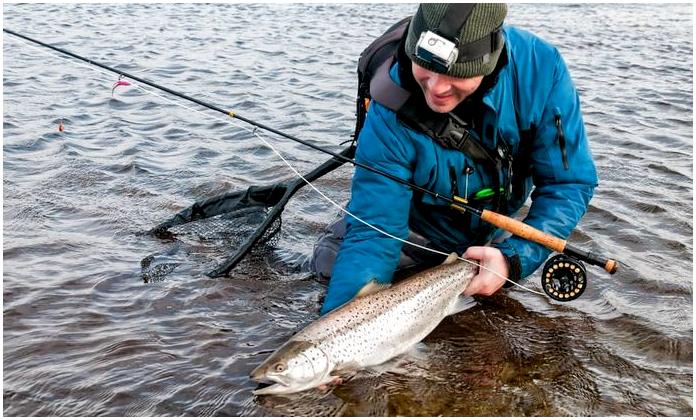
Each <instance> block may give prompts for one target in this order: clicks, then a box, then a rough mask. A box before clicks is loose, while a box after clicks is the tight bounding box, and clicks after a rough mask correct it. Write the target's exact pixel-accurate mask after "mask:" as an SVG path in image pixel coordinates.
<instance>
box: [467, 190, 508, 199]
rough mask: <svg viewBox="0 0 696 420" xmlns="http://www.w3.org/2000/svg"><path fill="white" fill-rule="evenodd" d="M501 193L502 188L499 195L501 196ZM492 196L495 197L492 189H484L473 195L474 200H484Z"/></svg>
mask: <svg viewBox="0 0 696 420" xmlns="http://www.w3.org/2000/svg"><path fill="white" fill-rule="evenodd" d="M503 191H504V189H503V187H500V194H502V193H503ZM493 195H495V192H494V191H493V188H484V189H482V190H480V191H478V192H477V193H476V194H474V200H485V199H486V198H489V197H493Z"/></svg>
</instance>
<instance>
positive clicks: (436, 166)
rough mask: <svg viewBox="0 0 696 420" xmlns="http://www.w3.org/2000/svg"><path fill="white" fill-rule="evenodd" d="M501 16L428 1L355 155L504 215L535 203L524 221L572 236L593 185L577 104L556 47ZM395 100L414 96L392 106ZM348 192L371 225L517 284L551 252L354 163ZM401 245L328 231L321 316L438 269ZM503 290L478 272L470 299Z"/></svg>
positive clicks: (341, 226)
mask: <svg viewBox="0 0 696 420" xmlns="http://www.w3.org/2000/svg"><path fill="white" fill-rule="evenodd" d="M506 14H507V6H506V5H504V4H476V5H469V4H452V5H449V4H422V5H420V6H419V8H418V10H417V12H416V14H415V15H414V16H413V18H412V19H411V21H410V23H409V26H408V30H407V34H406V36H404V37H403V38H402V41H401V45H400V47H399V50H398V52H397V54H396V57H395V60H394V64H393V65H391V67H385V70H384V71H385V72H386V71H387V70H386V69H388V76H389V77H388V78H386V80H387V82H386V83H382V85H383V86H382V87H383V88H384V89H382V90H385V89H386V91H387V92H388V94H386V95H382V96H381V97H377V96H375V95H373V101H372V104H371V105H370V108H369V111H368V113H367V117H366V120H365V124H364V127H363V128H362V130H361V132H360V136H359V139H358V148H357V152H356V159H357V161H359V162H361V163H364V164H366V165H368V166H372V167H374V168H376V169H379V170H381V171H384V172H388V173H390V174H392V175H395V176H397V177H400V178H402V179H404V180H407V181H410V182H412V183H414V184H416V185H419V186H422V187H423V188H425V189H428V190H431V191H434V192H437V193H439V194H443V195H447V196H453V195H456V196H459V197H463V198H466V199H467V200H468V202H469V205H472V206H475V207H479V208H487V209H491V210H493V211H496V212H500V213H503V214H506V215H514V214H515V213H516V212H517V211H518V210H519V209H520V208H521V207H522V205H523V204H524V202H525V200H526V199H527V198H528V197H529V196H530V195H531V197H532V205H531V207H530V209H529V212H528V214H527V216H526V218H525V219H524V222H525V223H527V224H529V225H531V226H534V227H536V228H537V229H540V230H542V231H544V232H547V233H550V234H552V235H555V236H558V237H562V238H565V237H567V236H568V235H569V234H570V232H571V231H572V229H573V228H574V227H575V226H576V224H577V223H578V221H579V220H580V218H581V217H582V215H583V214H584V213H585V211H586V210H587V206H588V203H589V201H590V199H591V197H592V193H593V190H594V187H595V186H596V185H597V175H596V170H595V167H594V163H593V161H592V156H591V152H590V149H589V145H588V142H587V138H586V136H585V130H584V126H583V121H582V115H581V111H580V101H579V97H578V94H577V92H576V90H575V87H574V85H573V83H572V81H571V78H570V75H569V73H568V70H567V68H566V65H565V63H564V61H563V59H562V58H561V56H560V54H559V53H558V51H557V50H556V49H555V48H554V47H552V46H551V45H549V44H548V43H546V42H545V41H543V40H541V39H540V38H538V37H536V36H534V35H533V34H530V33H528V32H525V31H523V30H520V29H517V28H514V27H511V26H508V25H503V22H504V19H505V16H506ZM375 77H377V76H375ZM378 90H379V89H378ZM399 92H401V93H403V94H404V98H407V99H405V100H401V101H400V102H399V101H395V100H394V98H395V97H398V96H399V95H400V94H399ZM393 102H398V103H393ZM532 187H534V188H533V192H532ZM351 193H352V195H351V200H350V203H349V208H348V209H349V211H351V212H352V213H353V214H354V215H355V216H357V217H359V218H361V219H362V220H364V221H366V222H368V223H370V224H372V225H374V226H377V227H379V228H380V229H382V230H384V231H386V232H388V233H390V234H393V235H395V236H396V237H399V238H407V237H408V238H409V239H411V240H415V241H417V242H419V243H422V244H426V245H427V246H428V247H430V248H434V249H437V250H440V251H444V252H452V251H455V252H457V253H459V254H461V253H463V256H464V258H468V259H474V260H480V263H481V264H482V265H483V266H485V267H487V268H489V269H490V270H492V271H494V272H497V273H499V274H501V275H502V276H504V277H508V278H510V279H511V280H515V281H516V280H519V279H522V278H524V277H526V276H529V275H530V274H532V272H533V271H534V270H536V269H537V268H538V267H539V266H540V265H541V264H542V263H543V262H544V260H545V259H546V258H547V257H548V254H549V250H547V249H546V248H544V247H543V246H542V245H538V244H535V243H532V242H529V241H527V240H524V239H522V238H519V237H515V236H512V237H507V238H505V237H503V236H502V235H501V234H502V232H500V231H496V230H495V228H494V227H492V226H490V225H488V224H487V223H485V222H482V221H481V220H480V219H478V218H477V217H476V216H472V215H471V214H470V213H468V212H467V213H463V214H462V213H459V212H458V211H456V210H453V209H451V208H450V207H449V206H447V205H446V203H443V202H442V201H439V200H438V199H436V198H434V197H431V196H429V195H425V194H419V193H416V192H414V191H413V190H412V189H410V188H409V187H407V186H405V185H403V184H400V183H397V182H394V181H393V180H390V179H388V178H386V177H383V176H380V175H378V174H375V173H373V172H370V171H367V170H365V169H362V168H359V167H358V168H356V170H355V174H354V176H353V183H352V191H351ZM344 230H345V232H344ZM402 245H403V243H402V242H400V241H397V240H394V239H392V238H389V237H386V236H385V235H383V234H381V233H379V232H377V231H376V230H374V229H372V228H370V227H368V226H366V225H364V224H363V223H361V222H359V221H357V220H355V219H354V218H353V217H350V216H346V217H345V218H344V219H341V220H339V221H338V222H337V223H334V224H333V225H332V226H330V228H329V230H328V231H327V233H326V234H325V235H324V236H323V237H322V238H321V239H320V240H319V242H318V243H317V245H316V246H315V252H314V256H313V260H312V266H313V268H314V270H315V271H316V273H317V274H318V275H319V276H320V277H325V278H328V277H330V282H329V286H328V291H327V295H326V298H325V301H324V305H323V307H322V312H323V313H325V312H328V311H330V310H332V309H334V308H336V307H337V306H340V305H342V304H343V303H345V302H347V301H348V300H350V299H352V298H353V297H355V296H356V294H357V293H358V292H359V291H360V290H361V289H362V288H363V287H364V286H365V285H366V284H368V283H369V282H371V281H373V280H374V281H377V282H378V283H388V282H390V281H391V280H392V277H393V275H394V272H395V270H396V269H397V268H401V267H405V266H409V265H414V264H416V265H418V264H424V265H433V264H437V263H438V262H440V261H441V259H440V260H438V258H439V256H438V255H437V254H433V253H430V254H428V253H425V252H423V251H418V250H417V249H414V248H413V247H408V246H403V247H402ZM339 246H340V249H339ZM402 248H403V249H402ZM337 251H338V252H337ZM402 251H403V252H402ZM336 252H337V255H336ZM334 260H335V262H334ZM504 284H505V279H504V278H502V277H500V276H497V275H495V274H493V273H492V272H491V271H489V270H483V269H480V270H479V274H478V275H477V276H476V277H475V278H474V279H473V280H472V282H471V283H470V284H469V286H468V287H467V288H466V290H463V291H462V292H463V293H465V294H468V295H475V294H480V295H491V294H493V293H495V292H496V291H498V290H499V289H500V288H501V287H502V286H503V285H504Z"/></svg>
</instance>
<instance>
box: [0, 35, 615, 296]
mask: <svg viewBox="0 0 696 420" xmlns="http://www.w3.org/2000/svg"><path fill="white" fill-rule="evenodd" d="M3 32H6V33H8V34H10V35H13V36H16V37H18V38H21V39H24V40H26V41H29V42H32V43H34V44H37V45H40V46H42V47H45V48H49V49H51V50H54V51H57V52H59V53H62V54H65V55H67V56H70V57H73V58H75V59H78V60H80V61H83V62H86V63H88V64H91V65H94V66H97V67H101V68H103V69H105V70H108V71H110V72H112V73H115V74H118V75H119V76H120V77H127V78H130V79H133V80H136V81H138V82H140V83H142V84H144V85H147V86H150V87H153V88H155V89H159V90H161V91H163V92H167V93H169V94H171V95H174V96H176V97H179V98H181V99H184V100H187V101H189V102H193V103H195V104H198V105H200V106H202V107H204V108H207V109H210V110H213V111H216V112H219V113H222V114H225V115H227V116H229V117H231V118H236V119H238V120H240V121H243V122H245V123H247V124H250V125H252V126H254V127H257V128H260V129H262V130H265V131H268V132H271V133H274V134H276V135H279V136H281V137H284V138H287V139H289V140H292V141H294V142H297V143H300V144H302V145H305V146H307V147H309V148H312V149H314V150H318V151H320V152H322V153H325V154H328V155H331V156H333V157H334V158H335V159H337V160H339V161H341V162H344V163H350V164H352V165H354V166H357V167H360V168H362V169H365V170H368V171H370V172H373V173H376V174H378V175H380V176H384V177H386V178H388V179H391V180H392V181H395V182H398V183H400V184H403V185H406V186H408V187H409V188H411V189H413V190H415V191H418V192H421V193H424V194H428V195H430V196H432V197H435V198H436V199H440V200H442V201H445V202H447V203H448V204H449V205H450V206H451V207H452V208H454V209H456V210H459V211H461V212H467V211H468V212H470V213H473V214H474V215H476V216H478V217H479V218H480V219H481V220H483V221H485V222H488V223H490V224H492V225H493V226H495V227H497V228H500V229H502V230H505V231H507V232H510V233H512V234H513V235H516V236H519V237H521V238H524V239H527V240H529V241H532V242H535V243H538V244H540V245H542V246H544V247H546V248H548V249H550V250H552V251H556V252H558V253H559V254H564V255H566V256H568V257H571V258H572V259H575V260H579V261H584V262H586V263H588V264H591V265H595V266H598V267H601V268H603V269H604V270H605V271H606V272H607V273H610V274H614V273H615V272H616V270H617V269H618V263H617V262H616V261H615V260H612V259H608V258H606V257H603V256H601V255H598V254H595V253H593V252H589V251H584V250H582V249H579V248H577V247H575V246H572V245H570V244H568V243H567V241H566V240H564V239H561V238H558V237H555V236H553V235H550V234H548V233H545V232H542V231H541V230H539V229H536V228H534V227H532V226H530V225H528V224H526V223H524V222H521V221H519V220H516V219H513V218H511V217H508V216H505V215H502V214H499V213H496V212H493V211H490V210H486V209H479V208H476V207H472V206H470V205H469V204H468V201H467V199H466V198H462V197H458V196H456V195H453V196H448V195H443V194H439V193H436V192H433V191H430V190H428V189H426V188H423V187H421V186H418V185H416V184H414V183H412V182H409V181H407V180H405V179H402V178H399V177H397V176H394V175H392V174H390V173H388V172H384V171H382V170H380V169H377V168H373V167H371V166H369V165H366V164H363V163H360V162H358V161H356V160H355V159H353V158H351V157H348V156H346V155H345V154H342V153H336V152H333V151H331V150H328V149H326V148H323V147H321V146H318V145H316V144H313V143H311V142H308V141H306V140H302V139H300V138H297V137H295V136H292V135H290V134H286V133H284V132H282V131H279V130H276V129H274V128H272V127H269V126H267V125H265V124H261V123H258V122H256V121H253V120H251V119H248V118H245V117H243V116H241V115H239V114H238V113H236V112H234V111H228V110H225V109H222V108H220V107H218V106H215V105H212V104H210V103H207V102H204V101H201V100H199V99H197V98H193V97H191V96H189V95H186V94H183V93H181V92H177V91H175V90H172V89H170V88H167V87H166V86H162V85H159V84H157V83H154V82H151V81H149V80H146V79H143V78H141V77H138V76H135V75H133V74H130V73H128V72H125V71H122V70H119V69H117V68H115V67H111V66H108V65H105V64H102V63H99V62H97V61H94V60H90V59H88V58H85V57H82V56H80V55H78V54H75V53H73V52H70V51H67V50H65V49H63V48H59V47H56V46H54V45H50V44H46V43H44V42H41V41H39V40H36V39H33V38H31V37H28V36H26V35H22V34H19V33H17V32H15V31H12V30H9V29H5V28H3ZM555 257H560V255H556V256H555ZM555 257H554V258H555ZM554 258H552V259H550V260H549V261H548V262H547V264H546V266H545V268H544V273H545V274H544V275H545V276H547V278H550V279H554V278H555V279H558V278H559V276H561V277H569V276H570V277H573V278H574V279H575V280H574V284H580V285H581V286H580V287H581V288H580V289H577V288H576V290H578V291H579V292H580V293H582V290H584V273H580V271H581V270H583V271H584V268H583V267H581V266H580V267H579V266H577V265H576V264H574V261H572V260H571V261H570V262H568V261H567V260H562V259H556V260H554ZM549 264H551V265H549ZM547 266H548V267H547ZM554 273H555V274H554ZM549 274H550V276H549ZM547 284H551V282H550V280H549V281H547ZM542 285H544V280H543V279H542ZM544 287H545V289H544V290H545V291H546V292H547V294H548V293H549V292H548V290H547V288H546V286H544ZM549 287H550V286H549ZM551 290H552V292H553V288H552V289H551ZM556 292H558V290H556ZM577 294H578V295H579V293H577ZM567 296H569V295H568V294H566V297H567ZM556 297H558V293H557V296H556ZM561 297H563V296H561ZM559 300H562V299H559ZM568 300H570V299H568Z"/></svg>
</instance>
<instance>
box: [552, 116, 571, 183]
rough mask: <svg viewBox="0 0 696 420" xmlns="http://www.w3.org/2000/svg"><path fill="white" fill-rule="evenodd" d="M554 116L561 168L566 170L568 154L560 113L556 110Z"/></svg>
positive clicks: (567, 167)
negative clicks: (561, 161) (561, 160)
mask: <svg viewBox="0 0 696 420" xmlns="http://www.w3.org/2000/svg"><path fill="white" fill-rule="evenodd" d="M555 111H556V116H555V117H554V121H555V123H556V141H557V142H558V147H559V148H560V149H561V157H562V158H563V167H564V168H565V169H566V170H568V169H569V165H568V154H567V153H566V142H565V134H564V133H563V123H562V122H561V112H560V110H559V109H558V108H556V109H555Z"/></svg>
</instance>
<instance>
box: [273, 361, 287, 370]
mask: <svg viewBox="0 0 696 420" xmlns="http://www.w3.org/2000/svg"><path fill="white" fill-rule="evenodd" d="M274 369H275V371H276V372H283V371H284V370H285V363H278V364H277V365H275V367H274Z"/></svg>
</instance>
